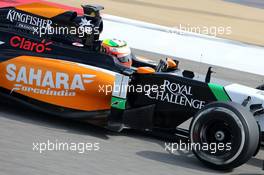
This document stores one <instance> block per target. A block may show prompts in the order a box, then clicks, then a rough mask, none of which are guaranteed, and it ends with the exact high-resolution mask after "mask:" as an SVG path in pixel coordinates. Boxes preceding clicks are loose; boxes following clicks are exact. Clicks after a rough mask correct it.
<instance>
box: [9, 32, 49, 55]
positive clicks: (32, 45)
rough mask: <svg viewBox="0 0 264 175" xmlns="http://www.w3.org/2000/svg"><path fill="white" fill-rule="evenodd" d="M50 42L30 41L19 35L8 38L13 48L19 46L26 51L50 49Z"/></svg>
mask: <svg viewBox="0 0 264 175" xmlns="http://www.w3.org/2000/svg"><path fill="white" fill-rule="evenodd" d="M51 44H52V42H48V43H46V40H45V39H44V40H42V41H41V43H38V42H33V41H30V40H28V39H26V38H23V37H20V36H14V37H12V38H11V39H10V45H11V46H12V47H15V48H20V49H23V50H27V51H32V52H37V53H43V52H45V51H51V50H52V49H51V48H49V47H48V46H49V45H51Z"/></svg>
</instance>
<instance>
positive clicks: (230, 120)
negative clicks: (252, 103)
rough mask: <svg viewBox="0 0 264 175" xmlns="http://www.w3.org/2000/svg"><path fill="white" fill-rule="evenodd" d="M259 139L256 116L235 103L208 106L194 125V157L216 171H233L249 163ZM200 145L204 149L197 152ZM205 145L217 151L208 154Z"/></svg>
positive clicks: (191, 135) (193, 121) (191, 138)
mask: <svg viewBox="0 0 264 175" xmlns="http://www.w3.org/2000/svg"><path fill="white" fill-rule="evenodd" d="M259 136H260V131H259V129H258V124H257V122H256V120H255V119H254V117H253V115H252V114H251V113H250V112H249V110H247V109H246V108H245V107H243V106H242V105H240V104H237V103H233V102H228V103H226V102H214V103H211V104H209V105H207V106H205V107H204V108H203V109H201V110H200V111H199V112H198V113H197V114H196V115H195V117H194V118H193V120H192V123H191V125H190V140H191V144H192V148H193V149H192V150H193V153H194V155H195V156H196V157H197V158H198V159H199V160H200V161H202V162H203V163H204V164H205V165H206V166H208V167H210V168H212V169H216V170H231V169H233V168H236V167H238V166H240V165H242V164H244V163H246V162H247V161H248V160H249V159H250V158H251V157H252V156H253V155H254V153H255V152H256V150H257V149H258V144H259V138H260V137H259ZM195 145H196V146H195ZM197 145H201V148H199V147H198V148H199V149H197ZM203 145H205V146H206V145H207V146H208V147H209V148H212V147H211V145H213V146H214V148H215V147H217V150H215V149H214V150H213V151H212V149H208V150H206V149H204V147H203ZM216 145H217V146H216ZM220 145H221V149H220V147H219V146H220ZM223 145H224V150H223ZM205 148H207V147H205Z"/></svg>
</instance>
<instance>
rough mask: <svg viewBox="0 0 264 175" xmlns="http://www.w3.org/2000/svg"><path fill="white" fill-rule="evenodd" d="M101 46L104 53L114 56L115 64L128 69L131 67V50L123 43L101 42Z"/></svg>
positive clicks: (109, 40) (117, 41) (114, 41)
mask: <svg viewBox="0 0 264 175" xmlns="http://www.w3.org/2000/svg"><path fill="white" fill-rule="evenodd" d="M102 46H103V48H104V49H105V52H106V53H107V54H109V55H112V56H114V57H115V58H116V59H115V62H116V63H117V64H119V65H122V66H125V67H127V68H130V67H131V66H132V54H131V49H130V47H129V46H128V45H127V43H126V42H125V41H121V40H117V39H106V40H103V42H102Z"/></svg>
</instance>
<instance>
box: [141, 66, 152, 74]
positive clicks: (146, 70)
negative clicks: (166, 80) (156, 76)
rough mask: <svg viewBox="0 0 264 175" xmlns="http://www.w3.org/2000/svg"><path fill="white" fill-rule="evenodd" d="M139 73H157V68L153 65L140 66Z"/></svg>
mask: <svg viewBox="0 0 264 175" xmlns="http://www.w3.org/2000/svg"><path fill="white" fill-rule="evenodd" d="M137 73H138V74H153V73H155V70H154V69H153V68H151V67H138V68H137Z"/></svg>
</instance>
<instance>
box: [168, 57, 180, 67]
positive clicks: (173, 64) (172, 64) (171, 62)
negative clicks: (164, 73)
mask: <svg viewBox="0 0 264 175" xmlns="http://www.w3.org/2000/svg"><path fill="white" fill-rule="evenodd" d="M166 61H167V69H177V68H178V63H179V61H176V60H173V59H172V58H167V59H166Z"/></svg>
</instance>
